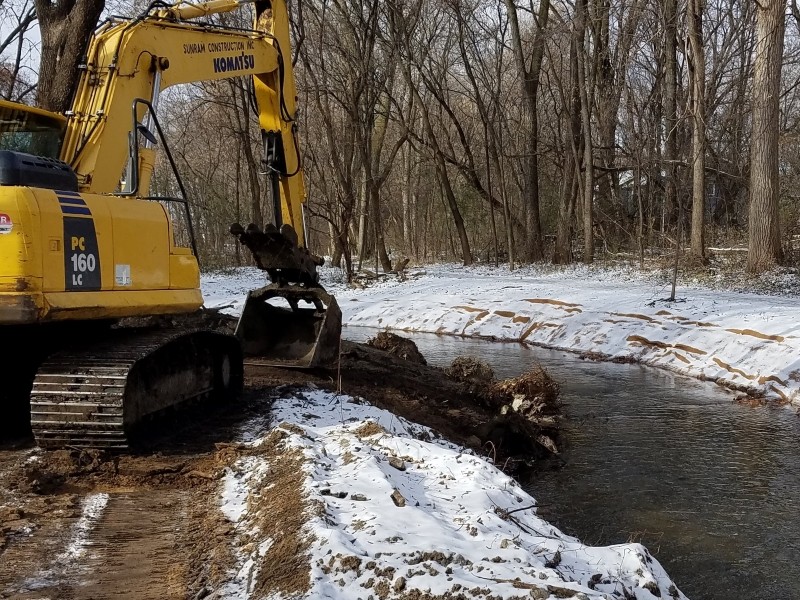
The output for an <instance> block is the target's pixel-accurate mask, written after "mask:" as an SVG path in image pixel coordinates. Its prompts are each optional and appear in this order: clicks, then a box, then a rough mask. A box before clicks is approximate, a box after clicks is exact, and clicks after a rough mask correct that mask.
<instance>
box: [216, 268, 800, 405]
mask: <svg viewBox="0 0 800 600" xmlns="http://www.w3.org/2000/svg"><path fill="white" fill-rule="evenodd" d="M323 277H324V284H325V285H326V287H327V288H328V289H329V291H331V292H332V293H334V294H335V295H336V297H337V299H338V301H339V305H340V306H341V308H342V311H343V316H344V323H345V324H346V325H347V326H351V327H352V326H360V325H361V326H372V327H386V328H391V329H395V330H401V331H409V332H411V331H420V332H433V333H442V334H454V335H465V336H485V337H494V338H497V339H502V340H517V341H524V342H528V343H533V344H540V345H543V346H547V347H550V348H557V349H564V350H571V351H577V352H584V353H588V354H590V355H596V356H597V357H604V358H617V359H634V360H636V361H640V362H642V363H644V364H647V365H651V366H656V367H661V368H666V369H671V370H673V371H677V372H681V373H685V374H687V375H691V376H693V377H699V378H703V379H709V380H713V381H717V382H719V383H721V384H724V385H730V386H733V387H736V388H737V389H741V390H746V391H748V392H749V393H751V394H753V395H759V394H764V395H766V396H767V397H770V398H775V399H778V400H783V401H786V402H792V403H794V404H800V320H798V318H797V315H798V314H800V298H797V297H789V296H770V295H756V294H745V293H738V292H730V291H721V290H710V289H707V288H706V289H703V288H700V287H691V286H689V287H679V289H678V294H677V297H678V299H677V301H676V302H668V301H667V300H666V298H668V296H669V292H670V290H669V286H668V285H666V284H664V283H663V282H659V281H656V280H655V279H654V278H653V277H650V276H646V275H642V274H640V273H639V272H638V271H635V270H594V269H586V268H584V267H578V268H573V269H568V270H547V269H541V268H539V269H536V268H527V269H521V270H518V271H515V272H509V271H508V270H506V269H503V268H501V269H499V270H497V269H490V268H486V267H474V268H464V267H459V266H454V265H437V266H433V267H429V268H425V269H416V270H412V271H410V277H409V280H408V281H405V282H399V281H397V280H396V279H395V278H392V279H386V280H383V281H381V282H379V283H377V284H375V285H371V286H369V287H368V288H367V289H350V288H347V287H346V286H345V285H344V284H343V283H342V277H341V274H340V273H339V272H338V271H336V270H333V269H329V270H324V271H323ZM792 277H794V276H792ZM263 279H264V277H263V275H262V274H261V273H260V272H259V271H257V270H255V269H242V270H239V271H236V272H233V273H230V274H211V275H206V276H204V278H203V290H204V293H205V294H206V304H207V305H208V306H230V310H231V311H232V312H236V311H238V310H241V306H242V303H243V301H244V293H245V291H246V290H247V289H250V288H252V287H255V286H257V285H259V284H260V282H262V281H263ZM784 283H785V282H784Z"/></svg>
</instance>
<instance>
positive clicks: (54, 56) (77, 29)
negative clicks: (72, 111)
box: [34, 0, 105, 112]
mask: <svg viewBox="0 0 800 600" xmlns="http://www.w3.org/2000/svg"><path fill="white" fill-rule="evenodd" d="M34 1H35V3H36V15H37V16H38V18H39V30H40V32H41V37H42V59H41V64H40V66H39V88H38V91H37V102H38V104H39V105H40V106H42V107H43V108H46V109H49V110H52V111H59V112H63V111H66V110H67V109H68V108H69V106H70V104H71V102H72V96H73V94H74V92H75V87H76V86H77V85H78V77H77V73H78V65H79V64H80V62H81V59H82V57H83V55H84V53H85V52H86V46H87V44H88V43H89V37H90V36H91V33H92V31H93V30H94V28H95V27H96V26H97V21H98V19H100V15H101V14H102V12H103V8H104V7H105V0H34Z"/></svg>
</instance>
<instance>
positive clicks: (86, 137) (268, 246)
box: [62, 0, 341, 367]
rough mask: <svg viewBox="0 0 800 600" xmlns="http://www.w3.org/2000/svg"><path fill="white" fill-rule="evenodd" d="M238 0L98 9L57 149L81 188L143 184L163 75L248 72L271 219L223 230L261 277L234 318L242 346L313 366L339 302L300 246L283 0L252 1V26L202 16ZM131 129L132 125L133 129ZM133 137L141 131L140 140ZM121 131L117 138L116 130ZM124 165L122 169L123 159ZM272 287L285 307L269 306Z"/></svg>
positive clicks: (323, 355) (169, 79)
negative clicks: (120, 14) (102, 12)
mask: <svg viewBox="0 0 800 600" xmlns="http://www.w3.org/2000/svg"><path fill="white" fill-rule="evenodd" d="M250 3H251V2H247V1H245V0H241V1H240V0H210V1H209V2H205V3H202V4H190V3H185V2H180V3H177V4H174V5H164V4H163V3H162V2H159V1H158V0H156V1H154V2H153V3H152V4H151V6H150V8H149V9H148V10H147V11H145V13H144V14H142V15H141V16H140V17H138V18H136V19H133V20H128V19H114V18H112V19H110V20H108V21H107V22H105V23H104V24H103V25H101V26H100V28H99V29H98V31H97V32H96V33H95V35H94V37H93V38H92V41H91V43H90V46H89V49H88V53H87V61H86V65H85V67H84V69H83V72H82V73H81V77H80V81H79V85H78V89H77V92H76V97H75V102H74V103H73V110H72V111H71V113H70V114H69V122H68V126H67V134H66V139H65V143H64V146H63V151H62V159H63V160H64V161H66V162H68V163H69V164H70V165H71V166H72V167H73V169H74V170H75V172H76V173H77V177H78V184H79V187H80V189H81V190H82V191H87V192H94V193H101V194H111V193H117V192H118V190H120V189H121V185H120V181H121V179H123V178H124V179H125V181H126V187H123V188H122V192H123V193H126V194H128V195H131V196H136V195H139V196H142V195H146V194H147V189H148V187H149V182H150V177H151V174H152V171H153V165H154V162H155V149H154V141H155V135H154V132H153V131H152V128H153V125H154V124H155V125H157V121H156V122H155V123H154V120H155V114H154V113H155V107H157V106H158V100H159V95H160V93H161V92H162V91H163V90H164V89H166V88H168V87H170V86H173V85H177V84H182V83H190V82H196V81H213V80H220V79H228V78H232V77H244V76H250V77H252V81H253V89H254V96H255V101H256V104H257V107H258V120H259V126H260V129H261V132H262V140H263V144H264V168H265V171H266V172H267V174H268V177H269V181H270V186H269V189H270V195H271V200H272V208H273V223H270V224H268V225H267V226H266V227H264V229H263V230H262V229H261V228H259V227H257V226H256V225H254V224H251V225H248V226H247V227H246V228H245V227H243V226H242V225H240V224H238V223H236V224H234V225H232V226H231V233H232V234H233V235H235V236H236V237H237V238H238V239H239V241H240V242H241V243H242V244H243V245H244V246H246V247H247V248H248V249H249V250H250V251H251V252H252V254H253V257H254V260H255V262H256V264H257V265H258V266H259V267H260V268H261V269H262V270H264V271H266V272H267V273H268V275H269V277H270V279H271V281H272V284H271V285H268V286H265V287H262V288H259V289H257V290H254V291H252V292H250V294H249V295H248V299H247V302H246V304H245V307H244V310H243V313H242V317H241V319H240V321H239V326H238V328H237V336H238V337H239V339H240V341H241V343H242V346H243V349H244V352H245V353H246V354H248V355H251V356H253V355H255V356H260V357H262V358H265V361H264V362H265V363H267V364H280V365H288V366H301V367H315V366H320V365H323V364H330V363H332V362H333V361H334V360H335V359H336V357H337V353H338V340H339V336H340V333H341V312H340V310H339V308H338V306H337V304H336V301H335V299H334V298H333V297H332V296H330V295H329V294H327V293H326V292H325V290H324V289H323V288H322V287H321V286H320V284H319V275H318V274H317V267H318V266H320V265H322V262H323V261H322V259H320V258H319V257H316V256H314V255H312V254H311V253H310V252H309V251H308V249H307V248H306V243H305V228H304V220H303V212H302V210H303V209H302V205H303V203H304V202H305V189H304V186H303V173H302V166H301V161H300V152H299V148H298V145H297V137H296V128H297V124H296V122H295V117H296V112H297V109H296V89H295V81H294V74H293V70H292V62H291V57H290V55H289V49H290V39H289V31H290V30H289V15H288V12H287V7H286V3H285V2H284V0H256V1H255V2H252V5H253V7H254V9H255V10H254V12H255V20H254V25H253V28H252V29H248V30H241V29H236V28H231V27H225V26H220V25H216V24H212V23H209V22H208V21H206V20H202V19H207V18H209V17H211V16H213V15H215V14H220V13H226V12H231V11H234V10H237V9H240V8H241V7H242V5H243V4H250ZM139 132H141V133H143V135H141V136H140V135H139ZM141 138H144V141H141ZM123 139H129V145H128V147H127V148H126V147H125V145H123V144H120V140H123ZM126 168H127V175H123V172H124V171H126ZM280 299H283V300H284V301H285V302H286V303H287V304H288V308H287V307H279V306H276V301H278V300H280Z"/></svg>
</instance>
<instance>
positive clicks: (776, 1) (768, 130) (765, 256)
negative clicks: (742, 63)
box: [747, 0, 786, 273]
mask: <svg viewBox="0 0 800 600" xmlns="http://www.w3.org/2000/svg"><path fill="white" fill-rule="evenodd" d="M785 27H786V0H762V1H761V2H759V3H758V6H757V8H756V49H755V65H754V66H755V72H754V77H753V133H752V142H751V150H750V162H751V165H750V244H749V252H748V256H747V270H748V271H750V272H751V273H760V272H762V271H765V270H767V269H770V268H772V267H774V266H775V265H777V264H778V263H780V262H781V260H782V258H783V252H782V249H781V240H780V226H779V222H778V198H779V185H780V184H779V173H778V134H779V120H778V114H779V94H780V82H781V66H782V60H783V44H784V39H783V38H784V31H785Z"/></svg>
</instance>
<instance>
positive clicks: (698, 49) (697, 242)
mask: <svg viewBox="0 0 800 600" xmlns="http://www.w3.org/2000/svg"><path fill="white" fill-rule="evenodd" d="M703 9H704V0H688V2H687V5H686V21H687V29H688V37H689V50H690V57H691V60H690V61H689V70H690V73H691V89H692V93H691V98H692V233H691V252H692V256H693V258H695V259H696V260H699V261H701V262H704V261H705V259H706V244H705V211H706V113H705V106H706V100H705V94H706V58H705V52H704V50H703Z"/></svg>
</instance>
